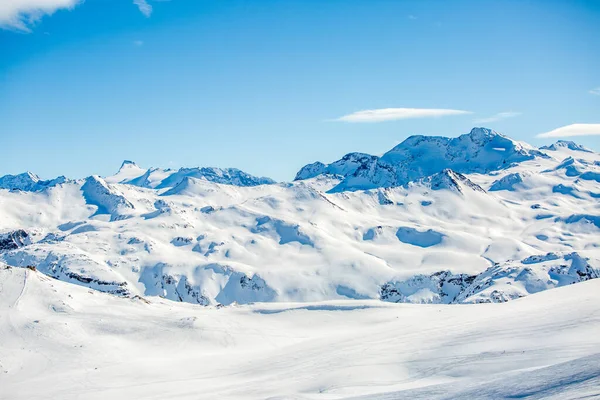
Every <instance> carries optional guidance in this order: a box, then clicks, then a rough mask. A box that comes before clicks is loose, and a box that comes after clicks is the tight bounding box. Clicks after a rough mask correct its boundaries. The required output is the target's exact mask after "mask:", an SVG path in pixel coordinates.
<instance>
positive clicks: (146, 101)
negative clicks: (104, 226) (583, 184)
mask: <svg viewBox="0 0 600 400" xmlns="http://www.w3.org/2000/svg"><path fill="white" fill-rule="evenodd" d="M1 3H2V2H1V1H0V24H2V28H3V29H1V30H0V50H1V54H2V57H0V139H1V141H0V144H1V146H2V150H3V151H2V157H0V175H3V174H8V173H19V172H23V171H25V170H30V171H32V172H35V173H37V174H39V175H40V176H42V177H43V178H51V177H54V176H56V175H62V174H64V175H67V176H70V177H74V178H80V177H85V176H87V175H90V174H92V173H97V174H101V175H109V174H112V173H113V172H115V171H116V170H117V169H118V167H119V165H120V163H121V161H122V160H123V159H131V160H134V161H136V162H137V163H138V164H140V165H142V166H145V167H149V166H157V167H180V166H219V167H238V168H240V169H243V170H246V171H248V172H250V173H253V174H257V175H266V176H271V177H273V178H275V179H279V180H290V179H292V178H293V176H294V174H295V173H296V171H297V170H298V169H299V168H300V167H302V166H303V165H304V164H306V163H309V162H313V161H315V160H320V161H324V162H330V161H333V160H335V159H338V158H340V157H341V156H342V155H344V154H345V153H347V152H350V151H362V152H367V153H372V154H379V153H382V152H384V151H386V150H388V149H390V148H391V147H393V146H394V145H395V144H397V143H398V142H400V141H402V140H403V139H405V138H406V137H407V136H409V135H412V134H426V135H444V136H458V135H459V134H462V133H466V132H468V131H469V130H470V129H471V128H472V127H473V126H486V127H490V128H493V129H496V130H498V131H500V132H503V133H505V134H507V135H509V136H511V137H513V138H515V139H518V140H524V141H527V142H529V143H531V144H534V145H541V144H545V143H549V142H553V141H555V140H556V138H554V137H553V138H539V137H536V135H538V134H541V133H545V132H550V131H555V130H557V129H558V130H557V131H555V132H554V133H553V134H551V135H552V136H557V137H560V138H568V136H571V135H573V134H581V135H585V136H577V137H574V138H570V139H572V140H575V141H577V142H578V143H581V144H584V145H586V146H588V147H591V148H593V149H595V150H600V136H598V135H600V125H598V124H600V68H598V66H599V65H600V44H599V43H600V2H598V1H577V0H573V1H553V0H539V1H520V0H519V1H516V0H515V1H510V0H507V1H499V0H498V1H487V0H476V1H466V0H465V1H459V0H457V1H441V0H440V1H428V0H421V1H399V0H398V1H393V0H387V1H380V0H360V1H359V0H344V1H342V0H329V1H325V0H321V1H320V0H303V1H294V0H287V1H284V0H278V1H271V0H254V1H236V0H211V1H204V0H171V1H157V0H156V1H151V0H147V1H143V0H136V1H133V0H86V1H85V2H81V3H79V4H75V3H77V1H76V0H16V1H14V2H12V3H11V5H8V4H5V5H2V4H1ZM65 6H67V8H65ZM68 6H70V7H68ZM390 108H392V109H397V108H401V109H406V108H408V109H411V110H388V111H381V109H390ZM364 110H376V111H374V112H366V113H365V112H362V113H361V111H364ZM377 110H379V111H377ZM572 124H588V125H581V126H580V125H575V126H572ZM582 127H583V128H582ZM578 129H579V131H578Z"/></svg>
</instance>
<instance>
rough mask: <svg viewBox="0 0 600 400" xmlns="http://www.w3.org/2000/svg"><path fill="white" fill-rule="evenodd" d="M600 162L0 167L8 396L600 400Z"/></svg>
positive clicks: (2, 336)
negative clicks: (53, 171) (69, 169)
mask: <svg viewBox="0 0 600 400" xmlns="http://www.w3.org/2000/svg"><path fill="white" fill-rule="evenodd" d="M599 277H600V154H598V153H596V152H593V151H591V150H589V149H586V148H584V147H582V146H580V145H577V144H576V143H573V142H568V141H559V142H557V143H555V144H552V145H549V146H544V147H541V148H535V147H533V146H530V145H528V144H526V143H522V142H518V141H515V140H512V139H510V138H508V137H507V136H504V135H502V134H500V133H497V132H495V131H492V130H489V129H485V128H474V129H473V130H472V131H471V132H470V133H468V134H464V135H461V136H459V137H456V138H446V137H432V136H411V137H409V138H407V139H406V140H405V141H404V142H402V143H400V144H399V145H397V146H396V147H394V148H393V149H391V150H390V151H388V152H387V153H385V154H384V155H382V156H380V157H379V156H373V155H368V154H363V153H351V154H347V155H345V156H343V157H342V158H341V159H339V160H338V161H334V162H332V163H329V164H326V163H323V162H315V163H313V164H309V165H306V166H304V167H302V168H301V169H300V170H299V172H298V173H297V175H296V177H295V179H294V180H293V181H292V182H275V181H273V180H271V179H269V178H264V177H256V176H252V175H250V174H247V173H245V172H243V171H240V170H238V169H234V168H230V169H219V168H181V169H178V170H170V169H160V168H149V169H146V168H142V167H140V166H138V165H136V164H135V163H134V162H131V161H125V162H123V165H122V166H121V168H120V169H119V170H118V172H117V173H116V174H115V175H113V176H107V177H100V176H95V175H94V176H90V177H87V178H85V179H69V178H68V177H58V178H56V179H51V180H42V179H40V178H39V177H38V176H36V175H35V174H33V173H30V172H26V173H23V174H21V175H7V176H4V177H0V399H96V398H97V399H100V398H102V399H104V398H107V397H108V398H119V399H121V398H122V399H158V398H160V399H164V398H182V399H184V398H185V399H199V398H206V399H237V398H249V399H267V398H268V399H346V398H361V399H459V398H468V399H501V398H526V399H541V398H552V399H576V398H577V399H581V398H586V399H588V398H600V279H596V278H599Z"/></svg>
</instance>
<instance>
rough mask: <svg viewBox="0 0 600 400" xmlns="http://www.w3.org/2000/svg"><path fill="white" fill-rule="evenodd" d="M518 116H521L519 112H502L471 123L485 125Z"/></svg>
mask: <svg viewBox="0 0 600 400" xmlns="http://www.w3.org/2000/svg"><path fill="white" fill-rule="evenodd" d="M519 115H521V113H520V112H514V111H504V112H499V113H498V114H494V115H492V116H491V117H487V118H480V119H476V120H475V121H473V122H474V123H476V124H487V123H488V122H496V121H500V120H503V119H507V118H513V117H518V116H519Z"/></svg>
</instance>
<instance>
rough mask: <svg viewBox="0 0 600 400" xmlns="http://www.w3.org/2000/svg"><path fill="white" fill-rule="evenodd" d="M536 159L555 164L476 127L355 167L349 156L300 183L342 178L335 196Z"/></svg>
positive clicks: (416, 142)
mask: <svg viewBox="0 0 600 400" xmlns="http://www.w3.org/2000/svg"><path fill="white" fill-rule="evenodd" d="M356 154H360V153H356ZM535 157H541V158H549V157H548V155H546V154H544V153H543V152H541V151H539V150H538V149H535V148H534V147H532V146H530V145H528V144H526V143H521V142H518V141H516V140H513V139H511V138H509V137H507V136H504V135H503V134H501V133H498V132H496V131H494V130H492V129H489V128H482V127H475V128H473V129H471V131H470V132H469V133H467V134H463V135H460V136H458V137H455V138H449V137H444V136H423V135H413V136H410V137H408V138H406V139H405V140H404V141H403V142H402V143H400V144H398V145H397V146H395V147H394V148H393V149H391V150H390V151H388V152H387V153H385V154H384V155H383V156H381V157H376V156H369V155H364V157H361V158H354V159H352V163H349V162H348V160H347V156H345V157H344V158H342V159H341V160H338V161H336V162H334V163H332V164H329V165H325V164H322V163H314V164H311V165H308V166H305V167H304V168H302V169H301V170H300V172H299V173H298V175H297V176H296V179H306V178H307V177H312V176H316V175H319V174H323V173H337V174H338V175H342V176H343V177H344V180H343V181H342V182H340V184H339V185H338V186H336V187H335V188H333V189H332V190H331V191H332V192H339V191H345V190H364V189H373V188H378V187H391V186H402V185H405V184H407V183H409V182H412V181H417V180H419V179H422V178H425V177H428V176H431V175H434V174H436V173H440V172H442V171H444V170H446V169H448V170H452V171H453V173H458V174H469V173H489V172H490V171H498V170H501V169H506V168H508V167H510V166H512V165H514V164H517V163H520V162H523V161H527V160H531V159H533V158H535ZM350 166H351V167H352V168H350ZM340 167H343V168H340ZM449 174H450V173H449V172H448V173H446V174H444V176H446V177H447V176H449ZM454 180H456V179H454ZM459 180H460V179H459Z"/></svg>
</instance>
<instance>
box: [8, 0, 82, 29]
mask: <svg viewBox="0 0 600 400" xmlns="http://www.w3.org/2000/svg"><path fill="white" fill-rule="evenodd" d="M79 2H80V0H0V28H3V29H14V30H19V31H23V32H31V26H32V25H33V24H35V22H37V21H38V20H40V19H41V18H42V17H43V16H44V15H51V14H53V13H54V12H55V11H56V10H59V9H63V8H67V9H71V8H73V7H75V6H76V5H77V4H78V3H79Z"/></svg>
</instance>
